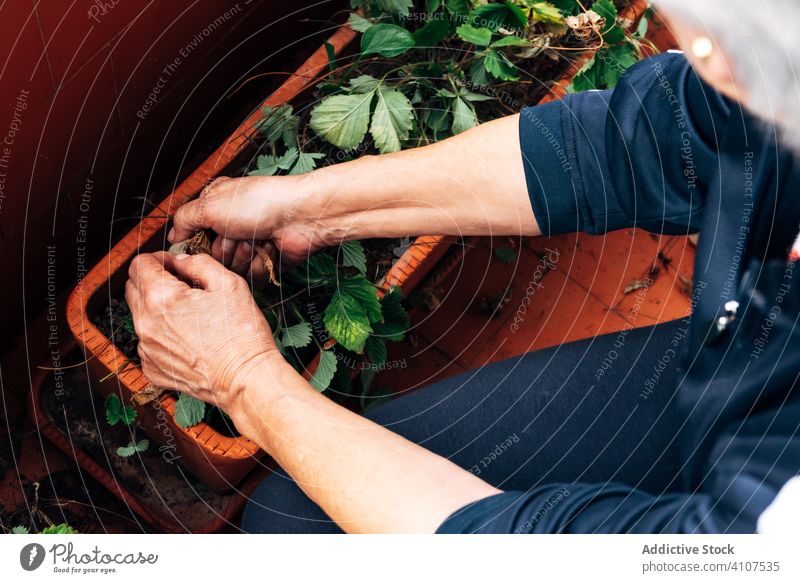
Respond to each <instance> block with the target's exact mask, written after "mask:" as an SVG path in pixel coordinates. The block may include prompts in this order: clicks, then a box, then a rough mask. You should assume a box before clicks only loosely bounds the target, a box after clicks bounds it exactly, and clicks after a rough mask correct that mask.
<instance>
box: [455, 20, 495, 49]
mask: <svg viewBox="0 0 800 583" xmlns="http://www.w3.org/2000/svg"><path fill="white" fill-rule="evenodd" d="M456 34H457V35H458V38H460V39H461V40H463V41H464V42H468V43H472V44H473V45H477V46H479V47H488V46H489V43H490V42H491V41H492V31H491V30H489V29H488V28H475V27H474V26H472V25H470V24H462V25H461V26H459V27H458V28H457V29H456Z"/></svg>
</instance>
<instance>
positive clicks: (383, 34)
mask: <svg viewBox="0 0 800 583" xmlns="http://www.w3.org/2000/svg"><path fill="white" fill-rule="evenodd" d="M414 44H415V42H414V35H413V34H411V32H410V31H408V30H407V29H405V28H403V27H402V26H397V25H396V24H376V25H375V26H371V27H369V28H368V29H367V31H366V32H365V33H364V34H363V35H362V37H361V54H362V55H372V54H378V55H380V56H382V57H387V58H391V57H397V56H399V55H402V54H403V53H405V52H406V51H407V50H408V49H411V48H413V47H414Z"/></svg>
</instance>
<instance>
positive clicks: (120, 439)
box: [41, 369, 230, 530]
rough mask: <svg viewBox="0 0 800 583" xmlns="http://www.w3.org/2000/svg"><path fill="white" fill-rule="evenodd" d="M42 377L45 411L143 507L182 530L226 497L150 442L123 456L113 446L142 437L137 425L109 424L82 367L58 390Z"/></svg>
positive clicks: (203, 520)
mask: <svg viewBox="0 0 800 583" xmlns="http://www.w3.org/2000/svg"><path fill="white" fill-rule="evenodd" d="M54 389H55V386H54V384H53V383H52V382H46V383H45V385H44V387H43V390H42V396H41V406H42V408H43V409H44V411H45V413H46V415H47V417H48V418H49V419H51V420H52V422H53V424H54V425H55V426H56V427H57V428H58V429H60V430H61V431H62V432H63V433H64V434H65V435H66V436H67V438H68V439H69V440H70V442H71V443H72V444H74V446H75V448H76V449H79V450H82V451H84V452H85V453H87V454H88V455H89V456H90V457H91V458H92V459H94V460H95V461H96V462H97V463H98V464H100V465H101V466H102V467H104V468H105V469H106V470H107V471H108V472H109V473H110V474H111V475H112V476H114V478H115V479H116V480H117V481H118V483H119V485H120V486H121V487H122V488H123V489H125V490H127V491H128V492H129V493H130V494H133V495H134V496H135V497H136V498H137V499H138V500H139V501H140V502H141V503H142V505H143V506H144V507H146V508H148V509H150V510H151V511H153V512H154V513H157V514H160V515H164V516H168V517H171V518H172V519H173V520H174V521H175V522H176V523H178V524H181V525H182V526H183V527H184V528H186V529H187V530H193V529H196V528H199V527H201V526H202V525H207V524H209V523H210V522H212V521H213V520H214V519H215V518H216V516H217V514H218V513H221V512H222V510H223V509H224V508H225V506H226V504H227V503H228V501H229V500H230V497H229V496H223V495H220V494H217V493H216V492H214V491H212V490H211V489H209V488H208V487H207V486H205V485H204V484H203V483H201V482H200V481H198V480H196V479H195V478H194V477H193V476H191V475H190V474H189V473H188V472H186V471H185V470H183V468H182V467H180V465H179V464H177V463H167V462H166V461H164V458H162V456H161V454H160V453H159V451H158V445H157V444H156V443H155V442H151V444H150V447H149V448H148V449H147V451H145V452H143V453H141V454H138V455H134V456H131V457H129V458H123V457H120V456H119V455H117V453H116V451H117V447H119V446H125V445H128V443H129V442H131V440H132V439H134V438H135V439H136V440H137V441H138V440H141V439H147V435H146V434H145V433H144V432H143V431H142V430H141V429H138V428H136V427H133V428H129V427H126V426H124V425H122V424H118V425H116V426H113V427H112V426H110V425H109V424H108V422H107V421H106V420H105V409H104V404H103V400H102V398H101V397H100V394H99V393H98V392H97V391H96V390H95V388H94V387H93V386H92V385H91V383H90V382H89V380H88V378H87V376H86V374H85V372H83V370H81V369H71V370H69V371H65V374H64V383H63V394H62V395H57V394H56V392H55V390H54Z"/></svg>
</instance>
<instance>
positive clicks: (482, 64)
mask: <svg viewBox="0 0 800 583" xmlns="http://www.w3.org/2000/svg"><path fill="white" fill-rule="evenodd" d="M469 77H470V79H471V80H472V82H473V83H474V84H475V85H490V84H491V83H492V76H491V75H489V72H488V71H487V70H486V56H485V55H484V56H481V57H479V58H478V59H476V60H475V62H474V63H472V66H470V68H469Z"/></svg>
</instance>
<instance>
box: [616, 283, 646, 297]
mask: <svg viewBox="0 0 800 583" xmlns="http://www.w3.org/2000/svg"><path fill="white" fill-rule="evenodd" d="M648 287H650V284H649V283H647V282H646V281H644V280H641V279H634V280H633V281H632V282H630V283H629V284H628V285H626V286H625V289H623V290H622V293H624V294H625V295H626V296H627V295H629V294H632V293H633V292H635V291H637V290H640V289H646V288H648Z"/></svg>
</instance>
